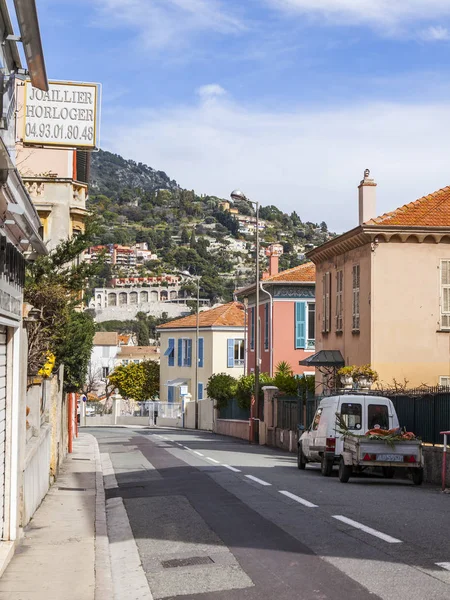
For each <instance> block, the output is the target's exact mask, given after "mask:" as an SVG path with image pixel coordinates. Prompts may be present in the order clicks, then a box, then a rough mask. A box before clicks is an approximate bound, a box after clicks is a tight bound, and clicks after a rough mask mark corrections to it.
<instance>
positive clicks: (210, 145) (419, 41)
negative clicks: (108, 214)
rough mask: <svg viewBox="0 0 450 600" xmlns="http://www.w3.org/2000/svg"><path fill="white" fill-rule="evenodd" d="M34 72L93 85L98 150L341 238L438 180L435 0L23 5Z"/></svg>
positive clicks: (447, 108)
mask: <svg viewBox="0 0 450 600" xmlns="http://www.w3.org/2000/svg"><path fill="white" fill-rule="evenodd" d="M37 6H38V11H39V17H40V22H41V33H42V38H43V44H44V52H45V57H46V63H47V70H48V74H49V77H51V78H54V79H72V80H79V81H98V82H100V83H102V84H103V115H102V147H103V148H104V149H108V150H112V151H115V152H118V153H120V154H122V155H123V156H124V157H126V158H133V159H135V160H139V161H142V162H146V163H147V164H149V165H151V166H152V167H154V168H157V169H161V170H164V171H166V172H167V173H168V174H169V175H170V176H171V177H173V178H175V179H176V180H177V181H178V182H179V183H180V185H182V186H184V187H187V188H193V189H195V190H196V191H197V192H198V193H209V194H216V195H219V196H226V195H227V194H228V193H229V191H230V190H231V189H233V188H236V187H240V188H242V189H243V190H244V191H245V192H246V193H247V194H248V195H249V196H250V197H252V198H254V199H259V200H260V201H261V202H262V203H263V204H271V203H274V204H277V205H278V206H280V207H282V208H283V209H284V210H286V211H288V212H290V211H292V210H296V211H297V212H298V213H299V214H300V216H301V217H302V218H303V219H305V220H313V221H322V220H325V221H327V222H328V223H329V225H330V227H331V228H332V229H335V230H338V231H342V230H345V229H347V228H350V227H352V226H354V225H355V224H356V218H357V217H356V197H357V190H356V187H357V184H358V183H359V180H360V179H361V178H362V175H363V171H364V169H365V168H366V167H368V168H370V169H371V171H372V174H373V176H374V177H375V179H376V181H377V182H378V212H379V213H382V212H384V211H387V210H392V209H394V208H396V207H397V206H399V205H401V204H403V203H405V202H408V201H412V200H414V199H415V198H417V197H420V196H421V195H423V194H425V193H428V192H431V191H433V190H435V189H438V188H440V187H443V186H445V185H447V184H450V160H449V144H448V142H447V139H448V138H449V136H448V134H447V131H448V127H449V121H450V105H449V103H448V98H449V91H450V89H449V88H450V84H449V82H450V61H449V50H450V1H449V0H396V1H392V0H241V1H238V0H37Z"/></svg>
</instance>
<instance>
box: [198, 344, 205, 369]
mask: <svg viewBox="0 0 450 600" xmlns="http://www.w3.org/2000/svg"><path fill="white" fill-rule="evenodd" d="M204 346H205V343H204V339H203V338H198V366H199V367H203V361H204Z"/></svg>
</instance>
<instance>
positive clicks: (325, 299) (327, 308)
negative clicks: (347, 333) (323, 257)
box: [322, 272, 331, 333]
mask: <svg viewBox="0 0 450 600" xmlns="http://www.w3.org/2000/svg"><path fill="white" fill-rule="evenodd" d="M330 294H331V273H328V272H327V273H324V275H323V277H322V310H323V315H322V332H323V333H328V332H329V331H330V321H331V302H330Z"/></svg>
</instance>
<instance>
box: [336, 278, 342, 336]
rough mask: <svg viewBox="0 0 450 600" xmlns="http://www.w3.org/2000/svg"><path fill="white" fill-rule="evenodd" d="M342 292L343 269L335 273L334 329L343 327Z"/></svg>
mask: <svg viewBox="0 0 450 600" xmlns="http://www.w3.org/2000/svg"><path fill="white" fill-rule="evenodd" d="M343 292H344V271H338V272H337V273H336V331H342V327H343V314H344V304H343Z"/></svg>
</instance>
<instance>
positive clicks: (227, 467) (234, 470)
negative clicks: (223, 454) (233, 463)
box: [222, 465, 241, 473]
mask: <svg viewBox="0 0 450 600" xmlns="http://www.w3.org/2000/svg"><path fill="white" fill-rule="evenodd" d="M222 467H225V468H226V469H230V471H233V472H234V473H240V472H241V470H240V469H236V467H230V465H222Z"/></svg>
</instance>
